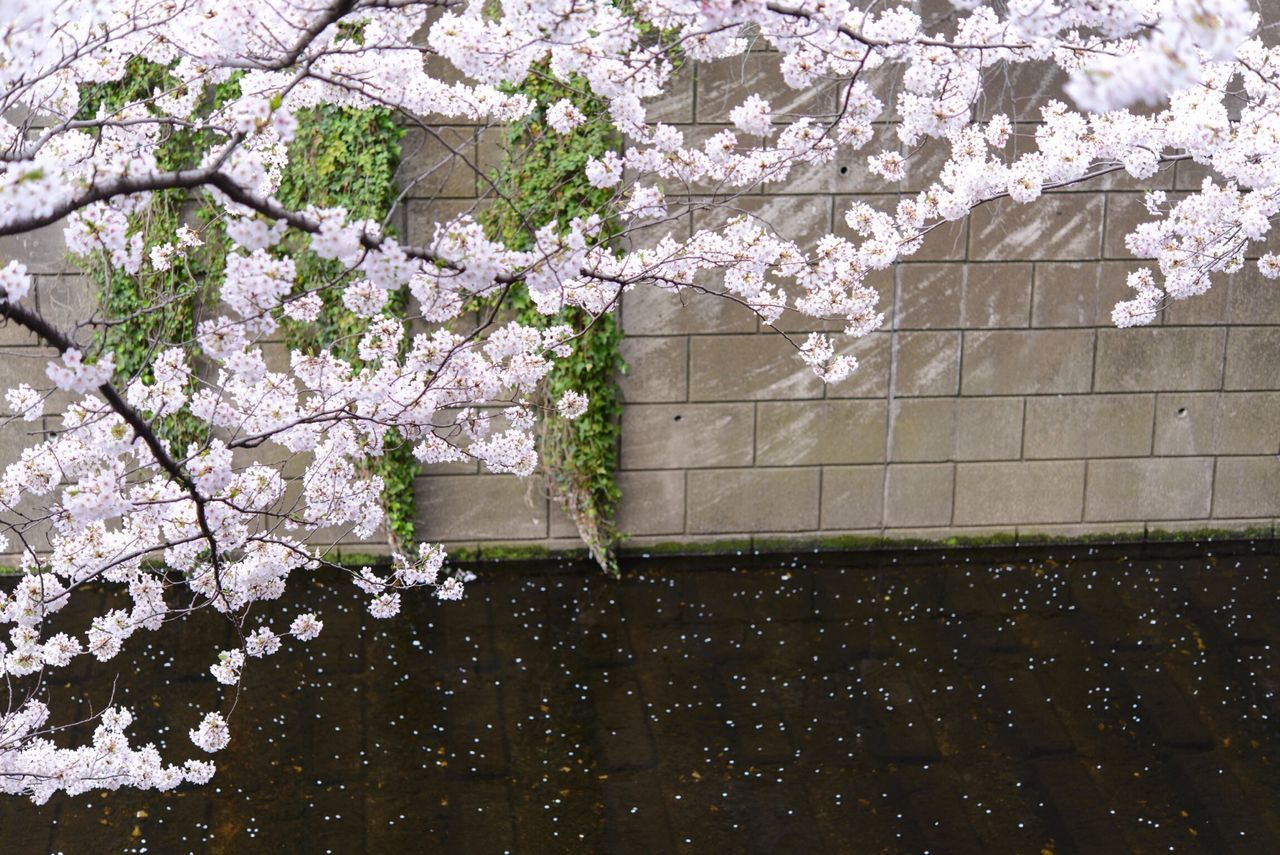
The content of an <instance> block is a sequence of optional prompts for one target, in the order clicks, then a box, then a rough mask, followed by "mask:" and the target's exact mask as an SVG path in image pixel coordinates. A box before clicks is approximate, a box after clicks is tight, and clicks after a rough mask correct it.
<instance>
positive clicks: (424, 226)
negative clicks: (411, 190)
mask: <svg viewBox="0 0 1280 855" xmlns="http://www.w3.org/2000/svg"><path fill="white" fill-rule="evenodd" d="M477 205H478V203H477V202H476V201H474V200H471V199H410V200H409V201H408V202H407V203H405V205H404V213H405V234H406V235H407V236H408V242H409V243H410V244H412V245H414V246H427V247H430V246H432V245H433V243H434V241H435V234H436V225H437V224H440V225H445V224H448V223H450V222H452V221H453V220H455V219H457V218H458V217H460V216H462V215H464V214H471V215H473V216H474V215H475V213H476V211H477Z"/></svg>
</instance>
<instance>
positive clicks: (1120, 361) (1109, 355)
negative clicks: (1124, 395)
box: [1094, 327, 1280, 392]
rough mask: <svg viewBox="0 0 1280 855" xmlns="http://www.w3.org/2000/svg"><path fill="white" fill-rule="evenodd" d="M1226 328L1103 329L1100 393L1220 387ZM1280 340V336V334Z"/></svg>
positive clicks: (1097, 378) (1096, 387)
mask: <svg viewBox="0 0 1280 855" xmlns="http://www.w3.org/2000/svg"><path fill="white" fill-rule="evenodd" d="M1225 339H1226V331H1225V330H1223V329H1197V328H1194V327H1166V328H1160V327H1146V328H1140V329H1139V328H1133V329H1102V330H1098V365H1097V372H1096V376H1095V378H1094V390H1095V391H1098V392H1165V391H1172V390H1195V389H1216V388H1218V384H1219V382H1220V380H1221V376H1222V356H1223V351H1224V340H1225ZM1277 342H1278V343H1280V339H1277Z"/></svg>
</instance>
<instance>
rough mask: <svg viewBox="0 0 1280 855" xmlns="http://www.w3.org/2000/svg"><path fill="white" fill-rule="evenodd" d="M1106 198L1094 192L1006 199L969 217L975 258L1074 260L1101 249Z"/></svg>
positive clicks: (970, 250)
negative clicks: (1021, 201) (1020, 202)
mask: <svg viewBox="0 0 1280 855" xmlns="http://www.w3.org/2000/svg"><path fill="white" fill-rule="evenodd" d="M1103 203H1104V199H1103V197H1102V196H1101V195H1099V194H1095V193H1051V194H1049V195H1047V196H1043V197H1041V198H1040V199H1037V200H1036V201H1035V202H1034V203H1032V204H1030V205H1018V204H1017V203H1015V202H1011V201H1010V200H1008V199H1001V200H999V201H996V202H990V203H988V204H986V205H980V206H978V207H977V208H975V209H974V211H973V213H972V214H971V215H970V217H969V258H970V259H972V260H974V261H1039V260H1045V261H1074V260H1077V259H1091V258H1097V257H1098V253H1099V251H1100V250H1101V248H1102V220H1103Z"/></svg>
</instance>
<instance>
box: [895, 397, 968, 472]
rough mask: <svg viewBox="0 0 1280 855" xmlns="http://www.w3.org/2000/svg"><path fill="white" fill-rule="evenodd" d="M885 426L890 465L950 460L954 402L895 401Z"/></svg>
mask: <svg viewBox="0 0 1280 855" xmlns="http://www.w3.org/2000/svg"><path fill="white" fill-rule="evenodd" d="M889 426H890V434H889V459H890V460H892V461H893V462H894V463H915V462H925V461H942V460H951V459H952V452H953V450H954V449H955V435H956V407H955V399H954V398H903V399H899V400H896V401H894V402H893V417H892V418H891V419H890V420H889Z"/></svg>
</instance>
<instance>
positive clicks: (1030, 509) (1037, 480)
mask: <svg viewBox="0 0 1280 855" xmlns="http://www.w3.org/2000/svg"><path fill="white" fill-rule="evenodd" d="M1084 471H1085V464H1084V462H1083V461H1077V460H1070V461H1061V462H1057V461H1055V462H1034V463H1023V462H1013V463H960V464H957V465H956V515H955V524H956V525H1004V526H1009V527H1013V526H1015V525H1034V524H1040V523H1070V522H1079V521H1080V514H1081V510H1082V508H1083V503H1084Z"/></svg>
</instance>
